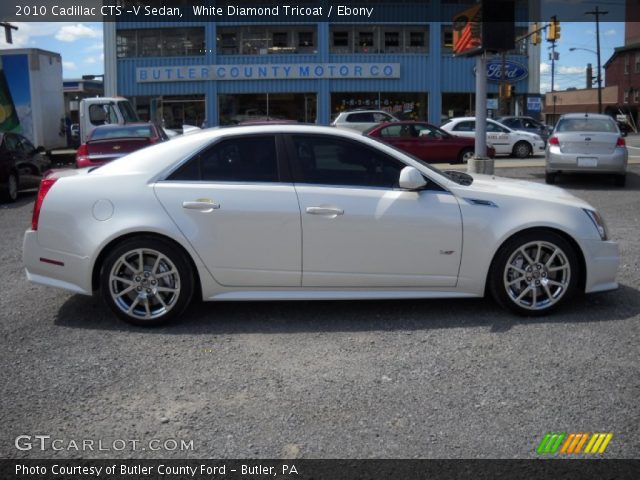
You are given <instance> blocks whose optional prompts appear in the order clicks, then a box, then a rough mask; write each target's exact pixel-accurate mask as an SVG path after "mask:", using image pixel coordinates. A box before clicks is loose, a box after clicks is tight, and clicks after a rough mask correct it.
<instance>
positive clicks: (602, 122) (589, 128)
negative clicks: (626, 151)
mask: <svg viewBox="0 0 640 480" xmlns="http://www.w3.org/2000/svg"><path fill="white" fill-rule="evenodd" d="M556 131H557V132H609V133H617V131H618V129H617V127H616V125H615V123H614V122H613V120H612V119H609V118H589V117H585V118H563V119H561V120H560V122H558V126H557V127H556Z"/></svg>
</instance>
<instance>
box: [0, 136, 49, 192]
mask: <svg viewBox="0 0 640 480" xmlns="http://www.w3.org/2000/svg"><path fill="white" fill-rule="evenodd" d="M43 153H44V148H43V147H38V148H35V147H34V146H33V145H32V144H31V142H30V141H29V140H27V139H26V138H25V137H23V136H22V135H18V134H17V133H0V197H1V198H2V200H5V201H10V202H15V201H16V199H17V198H18V190H22V189H25V188H36V187H37V186H38V185H39V184H40V179H41V178H42V174H43V173H44V172H45V171H46V170H48V169H49V167H50V166H51V162H50V161H49V159H48V158H47V157H46V156H44V155H43Z"/></svg>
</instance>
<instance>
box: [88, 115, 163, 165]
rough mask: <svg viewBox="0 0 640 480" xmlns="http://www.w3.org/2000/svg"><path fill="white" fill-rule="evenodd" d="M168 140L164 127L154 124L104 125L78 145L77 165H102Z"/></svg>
mask: <svg viewBox="0 0 640 480" xmlns="http://www.w3.org/2000/svg"><path fill="white" fill-rule="evenodd" d="M168 139H169V137H168V136H167V134H166V133H164V130H162V128H160V127H158V126H156V125H154V124H152V123H128V124H126V125H100V126H98V127H96V128H95V129H94V130H93V131H92V132H91V133H90V134H89V136H88V137H87V142H86V143H83V144H82V145H80V147H79V148H78V151H77V152H76V166H77V167H78V168H82V167H91V166H94V165H102V164H103V163H106V162H110V161H111V160H115V159H116V158H120V157H123V156H124V155H126V154H128V153H131V152H135V151H136V150H140V149H141V148H144V147H146V146H148V145H152V144H154V143H158V142H164V141H165V140H168Z"/></svg>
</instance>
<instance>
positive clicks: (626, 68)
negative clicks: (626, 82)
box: [624, 55, 630, 75]
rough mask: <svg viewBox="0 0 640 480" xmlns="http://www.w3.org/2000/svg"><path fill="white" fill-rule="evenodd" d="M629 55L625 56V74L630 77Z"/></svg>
mask: <svg viewBox="0 0 640 480" xmlns="http://www.w3.org/2000/svg"><path fill="white" fill-rule="evenodd" d="M629 61H630V60H629V55H625V56H624V74H625V75H629Z"/></svg>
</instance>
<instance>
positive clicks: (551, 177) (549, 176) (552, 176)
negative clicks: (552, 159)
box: [544, 172, 558, 185]
mask: <svg viewBox="0 0 640 480" xmlns="http://www.w3.org/2000/svg"><path fill="white" fill-rule="evenodd" d="M557 175H558V174H557V173H553V172H545V173H544V181H545V182H546V183H548V184H549V185H553V184H554V183H556V176H557Z"/></svg>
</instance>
